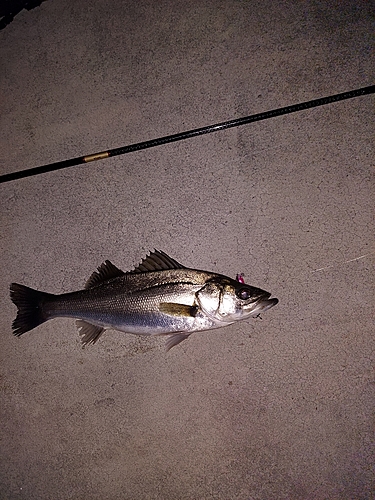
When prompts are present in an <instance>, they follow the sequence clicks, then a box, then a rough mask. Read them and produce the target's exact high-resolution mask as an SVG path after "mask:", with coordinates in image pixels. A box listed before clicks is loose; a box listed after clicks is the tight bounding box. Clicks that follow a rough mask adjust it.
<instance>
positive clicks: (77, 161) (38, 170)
mask: <svg viewBox="0 0 375 500" xmlns="http://www.w3.org/2000/svg"><path fill="white" fill-rule="evenodd" d="M374 93H375V85H370V86H369V87H362V88H360V89H355V90H350V91H349V92H343V93H342V94H335V95H331V96H327V97H321V98H320V99H314V100H312V101H306V102H301V103H299V104H293V105H291V106H286V107H284V108H277V109H274V110H271V111H265V112H263V113H257V114H255V115H250V116H245V117H243V118H236V119H235V120H229V121H226V122H222V123H217V124H216V125H208V126H207V127H202V128H196V129H193V130H187V131H185V132H180V133H178V134H173V135H167V136H164V137H159V138H158V139H152V140H150V141H144V142H138V143H135V144H130V145H129V146H123V147H121V148H115V149H110V150H108V151H102V152H100V153H95V154H91V155H88V156H79V157H77V158H71V159H70V160H63V161H58V162H56V163H49V164H48V165H42V166H40V167H35V168H29V169H27V170H20V171H18V172H12V173H9V174H4V175H1V176H0V183H3V182H9V181H13V180H16V179H22V178H24V177H30V176H33V175H38V174H44V173H46V172H52V171H54V170H61V169H63V168H68V167H72V166H74V165H81V164H83V163H88V162H90V161H95V160H101V159H104V158H108V157H110V156H118V155H123V154H126V153H131V152H133V151H140V150H141V149H147V148H153V147H155V146H161V145H162V144H168V143H170V142H176V141H182V140H184V139H190V138H191V137H197V136H199V135H203V134H210V133H212V132H217V131H219V130H225V129H228V128H232V127H239V126H241V125H246V124H248V123H252V122H256V121H260V120H266V119H268V118H275V117H276V116H281V115H286V114H289V113H295V112H297V111H303V110H305V109H310V108H315V107H317V106H323V105H325V104H330V103H333V102H338V101H343V100H345V99H352V98H353V97H360V96H363V95H368V94H374Z"/></svg>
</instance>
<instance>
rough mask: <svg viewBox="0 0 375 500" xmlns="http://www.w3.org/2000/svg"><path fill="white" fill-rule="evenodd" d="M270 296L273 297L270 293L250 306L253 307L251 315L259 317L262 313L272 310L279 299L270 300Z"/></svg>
mask: <svg viewBox="0 0 375 500" xmlns="http://www.w3.org/2000/svg"><path fill="white" fill-rule="evenodd" d="M270 296H271V294H270V293H269V294H267V295H263V296H262V297H260V298H259V299H258V300H256V301H255V302H253V303H252V304H249V305H251V313H250V315H251V316H253V317H257V316H259V314H260V313H264V312H265V311H268V309H271V307H273V306H275V305H276V304H278V302H279V299H276V298H270Z"/></svg>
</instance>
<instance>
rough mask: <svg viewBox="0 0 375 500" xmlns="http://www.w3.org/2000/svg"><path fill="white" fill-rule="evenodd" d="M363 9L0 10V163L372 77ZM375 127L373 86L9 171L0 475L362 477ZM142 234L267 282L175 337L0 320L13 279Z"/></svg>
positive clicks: (275, 103) (186, 483)
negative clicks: (2, 16)
mask: <svg viewBox="0 0 375 500" xmlns="http://www.w3.org/2000/svg"><path fill="white" fill-rule="evenodd" d="M372 28H373V17H372V11H371V2H368V3H367V2H357V1H354V0H353V1H350V0H344V1H341V2H338V1H337V2H325V1H323V0H314V1H311V2H306V1H302V0H301V1H285V2H277V1H273V0H265V1H263V2H255V1H229V0H215V1H214V0H211V1H210V0H209V1H207V2H202V1H196V0H192V1H189V2H176V1H171V0H169V1H168V0H162V1H159V2H154V1H152V0H140V1H139V2H131V1H119V0H114V1H112V2H105V1H99V0H94V1H93V2H90V3H81V2H74V1H73V0H67V1H62V0H53V1H52V0H51V1H47V2H43V3H42V5H41V6H40V7H38V8H35V9H33V10H32V11H30V12H28V11H26V10H24V11H22V12H21V13H20V14H19V15H18V16H17V17H16V18H15V20H14V21H13V22H12V23H11V24H10V25H9V26H7V28H6V29H4V30H3V31H1V32H0V58H1V72H0V93H1V94H0V106H1V113H0V129H1V134H0V173H1V174H4V173H7V172H11V171H16V170H21V169H24V168H30V167H34V166H38V165H43V164H46V163H50V162H54V161H59V160H63V159H67V158H72V157H75V156H81V155H86V154H90V153H95V152H97V151H101V150H103V149H107V148H108V149H109V148H114V147H119V146H123V145H126V144H131V143H133V142H137V141H143V140H148V139H153V138H156V137H159V136H162V135H166V134H172V133H177V132H180V131H183V130H187V129H189V128H195V127H202V126H205V125H209V124H212V123H217V122H220V121H224V120H227V119H233V118H236V117H240V116H245V115H249V114H252V113H257V112H261V111H266V110H269V109H273V108H276V107H281V106H285V105H288V104H294V103H297V102H302V101H306V100H309V99H314V98H318V97H322V96H324V95H330V94H335V93H338V92H344V91H347V90H350V89H354V88H359V87H363V86H366V85H371V84H373V83H374V74H373V66H372V59H371V52H372V49H373V46H372V43H373V40H372V31H373V29H372ZM373 129H374V118H373V97H372V96H365V97H361V98H356V99H352V100H349V101H344V102H341V103H337V104H332V105H328V106H324V107H321V108H316V109H312V110H309V111H304V112H300V113H295V114H293V115H287V116H283V117H280V118H276V119H272V120H268V121H264V122H259V123H255V124H253V125H248V126H244V127H240V128H236V129H231V130H227V131H222V132H218V133H215V134H210V135H207V136H203V137H199V138H195V139H191V140H188V141H185V142H179V143H174V144H169V145H166V146H162V147H158V148H154V149H149V150H145V151H141V152H138V153H132V154H129V155H126V156H122V157H116V158H113V159H107V160H104V161H101V162H96V163H93V164H89V165H87V166H78V167H73V168H71V169H67V170H64V171H59V172H53V173H49V174H44V175H41V176H38V177H31V178H28V179H23V180H19V181H14V182H11V183H8V184H2V185H1V186H0V213H1V226H0V233H1V236H0V238H1V239H0V245H1V255H2V264H3V265H2V275H1V281H0V287H1V308H2V314H1V351H0V352H1V354H0V356H1V364H0V376H1V378H0V394H1V396H0V397H1V403H0V414H1V423H2V424H1V431H0V433H1V434H0V446H1V450H0V463H1V467H0V498H1V499H7V500H13V499H23V498H24V499H27V500H34V499H35V500H45V499H51V498H53V499H55V500H60V499H61V500H67V499H74V500H75V499H77V500H78V499H82V500H83V499H85V500H86V499H88V498H90V499H92V500H101V499H103V498H105V499H108V500H117V499H118V500H120V499H121V500H135V499H140V500H144V499H160V500H176V499H181V500H185V499H186V500H193V499H194V500H195V499H225V500H229V499H231V500H235V499H238V500H297V499H298V500H326V499H330V500H348V499H356V500H370V499H371V498H373V497H374V494H375V493H374V482H373V471H374V451H375V450H374V435H373V427H372V419H373V414H374V371H373V368H374V337H373V333H374V325H373V318H374V301H373V297H374V246H373V227H374V226H373V223H374V219H373V213H374V211H373V201H374V177H373V175H374V171H373V149H372V147H373V144H372V139H373V138H372V133H373ZM155 247H156V248H160V249H162V250H164V251H165V252H167V253H168V254H170V255H171V256H172V257H174V258H175V259H177V260H179V261H180V262H182V263H183V264H185V265H187V266H191V267H198V268H202V269H207V270H213V271H217V272H221V273H224V274H227V275H229V276H233V277H234V276H235V274H236V273H237V272H244V273H245V275H246V280H247V282H249V283H251V284H254V285H257V286H260V287H262V288H265V289H266V290H269V291H271V292H272V293H273V294H274V295H275V296H277V297H278V298H279V300H280V303H279V305H278V306H277V307H275V308H273V309H272V310H270V311H268V312H266V313H265V314H264V317H263V320H262V321H260V320H249V321H246V322H242V323H239V324H235V325H232V326H229V327H227V328H225V329H222V330H217V331H212V332H207V333H202V334H197V335H193V336H192V337H191V338H190V339H189V340H188V341H186V342H184V343H183V344H181V345H179V346H178V347H176V348H175V349H173V350H172V351H170V352H169V353H168V354H166V353H165V352H164V347H163V344H164V340H163V339H160V338H152V339H147V338H146V339H145V338H138V337H135V336H132V335H127V334H123V333H119V332H114V331H112V332H108V333H106V334H105V336H103V338H102V339H101V340H100V342H99V343H98V344H97V345H96V346H91V347H89V348H86V349H84V350H83V349H82V348H81V346H80V343H79V339H78V335H77V332H76V328H75V324H74V321H73V320H69V319H60V320H54V321H51V322H49V323H46V324H44V325H43V326H41V327H39V328H38V329H37V330H35V331H34V332H32V333H30V334H26V335H24V336H23V337H22V338H20V339H17V338H15V337H13V336H12V333H11V322H12V320H13V318H14V316H15V307H14V306H13V305H12V304H11V302H10V299H9V291H8V290H9V284H10V282H12V281H16V282H20V283H24V284H26V285H29V286H33V287H36V288H38V289H41V290H46V291H51V292H55V293H60V292H64V291H70V290H74V289H79V288H81V287H82V285H83V284H84V282H85V281H86V279H87V277H88V276H89V275H90V274H91V272H92V271H93V270H94V269H95V268H96V267H97V266H98V265H99V264H100V263H101V262H102V261H103V260H105V259H110V260H112V261H113V262H114V264H116V265H117V266H119V267H121V268H123V269H124V270H127V269H130V268H132V267H133V266H134V265H136V264H138V262H139V261H140V260H141V258H142V257H144V255H145V254H146V252H147V251H149V250H150V249H153V248H155ZM360 257H361V258H360ZM318 269H320V270H319V271H318Z"/></svg>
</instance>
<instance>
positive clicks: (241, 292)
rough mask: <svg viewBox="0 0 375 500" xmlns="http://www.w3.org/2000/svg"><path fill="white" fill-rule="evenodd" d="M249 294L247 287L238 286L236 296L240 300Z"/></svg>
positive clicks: (246, 297) (248, 296) (247, 297)
mask: <svg viewBox="0 0 375 500" xmlns="http://www.w3.org/2000/svg"><path fill="white" fill-rule="evenodd" d="M250 295H251V294H250V291H249V290H248V289H247V288H240V289H239V290H238V292H237V297H238V298H239V299H241V300H247V299H249V298H250Z"/></svg>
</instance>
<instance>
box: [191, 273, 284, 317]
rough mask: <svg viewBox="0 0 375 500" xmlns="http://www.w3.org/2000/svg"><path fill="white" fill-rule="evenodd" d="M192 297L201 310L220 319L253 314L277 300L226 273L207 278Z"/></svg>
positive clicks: (258, 312)
mask: <svg viewBox="0 0 375 500" xmlns="http://www.w3.org/2000/svg"><path fill="white" fill-rule="evenodd" d="M196 300H197V303H198V306H199V307H200V309H201V311H202V312H203V313H204V314H206V315H207V316H209V317H210V318H212V319H213V320H214V321H218V322H224V323H233V322H234V321H238V320H240V319H245V318H248V317H257V316H259V314H260V313H262V312H264V311H267V310H268V309H271V307H273V306H275V305H276V304H277V303H278V299H276V298H271V294H270V293H269V292H266V291H265V290H262V289H261V288H256V287H253V286H250V285H246V284H245V283H241V282H239V281H236V280H232V279H230V278H226V277H218V278H217V277H215V278H213V279H211V280H209V281H208V282H207V283H206V284H205V285H204V287H202V288H201V289H200V290H199V291H198V292H197V293H196Z"/></svg>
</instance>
